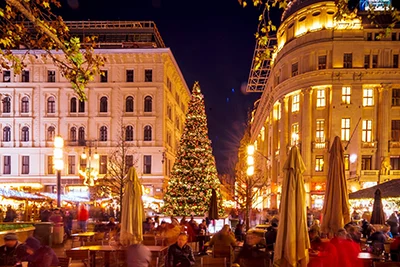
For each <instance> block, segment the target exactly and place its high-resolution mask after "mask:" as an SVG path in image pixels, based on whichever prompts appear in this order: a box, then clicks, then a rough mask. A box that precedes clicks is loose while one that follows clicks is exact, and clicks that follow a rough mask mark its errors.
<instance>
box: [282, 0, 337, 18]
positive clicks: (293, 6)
mask: <svg viewBox="0 0 400 267" xmlns="http://www.w3.org/2000/svg"><path fill="white" fill-rule="evenodd" d="M319 2H334V0H292V1H290V2H289V4H288V6H287V8H286V9H285V11H284V12H283V14H282V19H281V20H282V21H284V20H285V19H287V18H288V17H289V16H290V15H292V14H294V13H295V12H297V11H299V10H300V9H302V8H304V7H306V6H309V5H312V4H315V3H319Z"/></svg>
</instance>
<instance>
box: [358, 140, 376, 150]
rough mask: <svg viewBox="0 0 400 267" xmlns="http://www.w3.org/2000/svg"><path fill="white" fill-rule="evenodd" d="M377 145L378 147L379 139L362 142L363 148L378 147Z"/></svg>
mask: <svg viewBox="0 0 400 267" xmlns="http://www.w3.org/2000/svg"><path fill="white" fill-rule="evenodd" d="M377 147H378V142H377V141H373V142H362V143H361V148H375V149H376V148H377Z"/></svg>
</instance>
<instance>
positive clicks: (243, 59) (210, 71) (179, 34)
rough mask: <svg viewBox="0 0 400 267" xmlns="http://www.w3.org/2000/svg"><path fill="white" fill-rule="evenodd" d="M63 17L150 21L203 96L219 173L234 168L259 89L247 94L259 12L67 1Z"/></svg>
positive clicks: (172, 1) (211, 5) (155, 2)
mask: <svg viewBox="0 0 400 267" xmlns="http://www.w3.org/2000/svg"><path fill="white" fill-rule="evenodd" d="M61 3H62V6H63V8H62V9H61V10H57V9H55V10H54V13H56V14H60V15H62V16H63V18H64V20H152V21H155V23H156V25H157V28H158V30H159V31H160V34H161V37H162V38H163V40H164V42H165V44H166V46H167V47H169V48H171V50H172V52H173V54H174V56H175V58H176V60H177V62H178V65H179V67H180V69H181V71H182V73H183V76H184V78H185V80H186V82H187V84H188V86H189V88H190V89H191V88H192V86H193V83H194V81H199V82H200V86H201V88H202V91H203V94H204V96H205V103H206V112H207V117H208V128H209V137H210V139H211V141H212V146H213V153H214V155H215V158H216V161H217V168H218V171H219V173H228V172H232V170H233V162H234V160H235V158H236V156H237V148H238V146H239V141H240V139H241V137H242V135H243V131H244V126H245V123H246V118H247V114H248V112H249V110H250V109H251V108H252V106H253V103H254V101H255V100H257V99H258V98H259V97H260V96H261V94H259V93H251V94H244V89H245V86H246V84H247V79H248V75H249V71H250V66H251V62H252V57H253V52H254V46H255V39H254V33H255V31H256V28H257V23H258V15H259V11H258V10H257V9H256V8H253V7H246V8H242V7H241V6H240V5H239V3H238V2H237V1H236V0H216V1H190V0H186V1H183V0H112V1H110V0H68V1H66V0H63V1H61Z"/></svg>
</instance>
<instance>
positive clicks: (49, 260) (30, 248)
mask: <svg viewBox="0 0 400 267" xmlns="http://www.w3.org/2000/svg"><path fill="white" fill-rule="evenodd" d="M25 247H26V252H27V253H28V254H29V255H28V256H27V257H26V259H25V260H26V261H28V266H29V267H50V266H58V263H59V262H58V258H57V255H56V253H55V252H54V250H53V249H52V248H51V247H48V246H42V245H41V244H40V241H39V240H37V239H36V238H34V237H31V236H30V237H28V238H27V239H26V241H25Z"/></svg>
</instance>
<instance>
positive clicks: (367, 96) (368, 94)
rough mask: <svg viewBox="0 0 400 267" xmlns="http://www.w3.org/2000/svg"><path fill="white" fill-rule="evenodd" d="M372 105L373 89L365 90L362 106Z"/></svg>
mask: <svg viewBox="0 0 400 267" xmlns="http://www.w3.org/2000/svg"><path fill="white" fill-rule="evenodd" d="M373 105H374V89H372V88H365V89H364V90H363V106H364V107H371V106H373Z"/></svg>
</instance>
